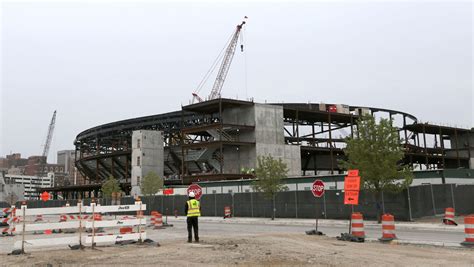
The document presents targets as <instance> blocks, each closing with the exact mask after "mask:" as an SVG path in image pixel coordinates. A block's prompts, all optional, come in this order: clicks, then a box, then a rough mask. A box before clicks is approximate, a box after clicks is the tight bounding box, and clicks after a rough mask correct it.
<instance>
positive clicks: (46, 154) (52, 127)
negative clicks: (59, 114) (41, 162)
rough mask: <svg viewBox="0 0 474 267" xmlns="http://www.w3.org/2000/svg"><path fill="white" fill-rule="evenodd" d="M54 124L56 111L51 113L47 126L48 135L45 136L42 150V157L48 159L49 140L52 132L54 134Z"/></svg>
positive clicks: (51, 137)
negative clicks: (51, 116)
mask: <svg viewBox="0 0 474 267" xmlns="http://www.w3.org/2000/svg"><path fill="white" fill-rule="evenodd" d="M55 123H56V110H55V111H54V113H53V118H52V119H51V123H50V124H49V128H48V135H47V136H46V143H45V144H44V148H43V154H42V156H43V157H45V158H46V157H48V153H49V146H50V145H51V140H52V139H53V132H54V124H55Z"/></svg>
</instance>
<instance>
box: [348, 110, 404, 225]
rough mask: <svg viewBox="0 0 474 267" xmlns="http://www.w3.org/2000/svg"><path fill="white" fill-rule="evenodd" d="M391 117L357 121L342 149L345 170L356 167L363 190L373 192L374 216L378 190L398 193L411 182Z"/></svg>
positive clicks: (368, 117) (379, 201)
mask: <svg viewBox="0 0 474 267" xmlns="http://www.w3.org/2000/svg"><path fill="white" fill-rule="evenodd" d="M401 142H402V140H400V138H399V135H398V130H397V128H396V127H394V126H393V124H392V120H388V119H381V120H380V121H379V123H376V121H375V118H374V117H373V116H370V115H366V116H363V117H361V118H360V119H359V121H358V130H357V131H356V132H355V133H354V138H348V139H347V146H346V148H345V149H344V152H345V155H346V156H347V160H345V161H343V162H341V166H342V167H343V168H346V169H358V170H359V175H360V177H361V186H362V188H363V189H366V190H369V191H372V192H375V196H376V201H377V205H376V208H377V216H378V219H379V221H380V217H381V209H380V208H381V204H380V203H381V193H383V192H390V193H399V192H400V191H402V190H403V189H405V188H407V187H408V186H409V185H410V184H411V182H412V181H413V173H412V172H411V169H410V168H409V167H408V166H407V165H404V164H403V162H402V159H403V156H404V149H403V146H402V143H401Z"/></svg>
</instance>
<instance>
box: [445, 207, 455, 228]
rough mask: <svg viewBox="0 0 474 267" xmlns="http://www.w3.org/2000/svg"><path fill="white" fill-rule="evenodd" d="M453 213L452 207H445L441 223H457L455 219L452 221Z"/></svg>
mask: <svg viewBox="0 0 474 267" xmlns="http://www.w3.org/2000/svg"><path fill="white" fill-rule="evenodd" d="M454 214H455V213H454V208H446V209H445V210H444V218H443V223H444V224H446V225H458V224H457V223H456V221H454Z"/></svg>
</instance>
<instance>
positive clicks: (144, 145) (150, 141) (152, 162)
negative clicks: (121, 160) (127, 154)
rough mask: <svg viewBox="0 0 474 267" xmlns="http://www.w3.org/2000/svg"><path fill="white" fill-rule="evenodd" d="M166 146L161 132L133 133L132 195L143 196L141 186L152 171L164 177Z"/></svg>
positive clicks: (142, 131) (144, 131)
mask: <svg viewBox="0 0 474 267" xmlns="http://www.w3.org/2000/svg"><path fill="white" fill-rule="evenodd" d="M163 164H164V146H163V136H162V134H161V132H159V131H148V130H140V131H134V132H133V133H132V172H131V174H132V177H131V185H132V192H131V194H132V195H141V190H140V184H141V180H142V179H143V177H144V176H146V175H147V174H148V173H149V172H150V171H153V172H155V173H156V174H158V176H159V177H163V173H164V172H163V168H164V167H163Z"/></svg>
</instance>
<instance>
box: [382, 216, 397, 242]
mask: <svg viewBox="0 0 474 267" xmlns="http://www.w3.org/2000/svg"><path fill="white" fill-rule="evenodd" d="M396 238H397V236H396V235H395V218H394V217H393V215H391V214H384V215H382V237H381V238H380V239H379V240H380V241H392V240H394V239H396Z"/></svg>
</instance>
